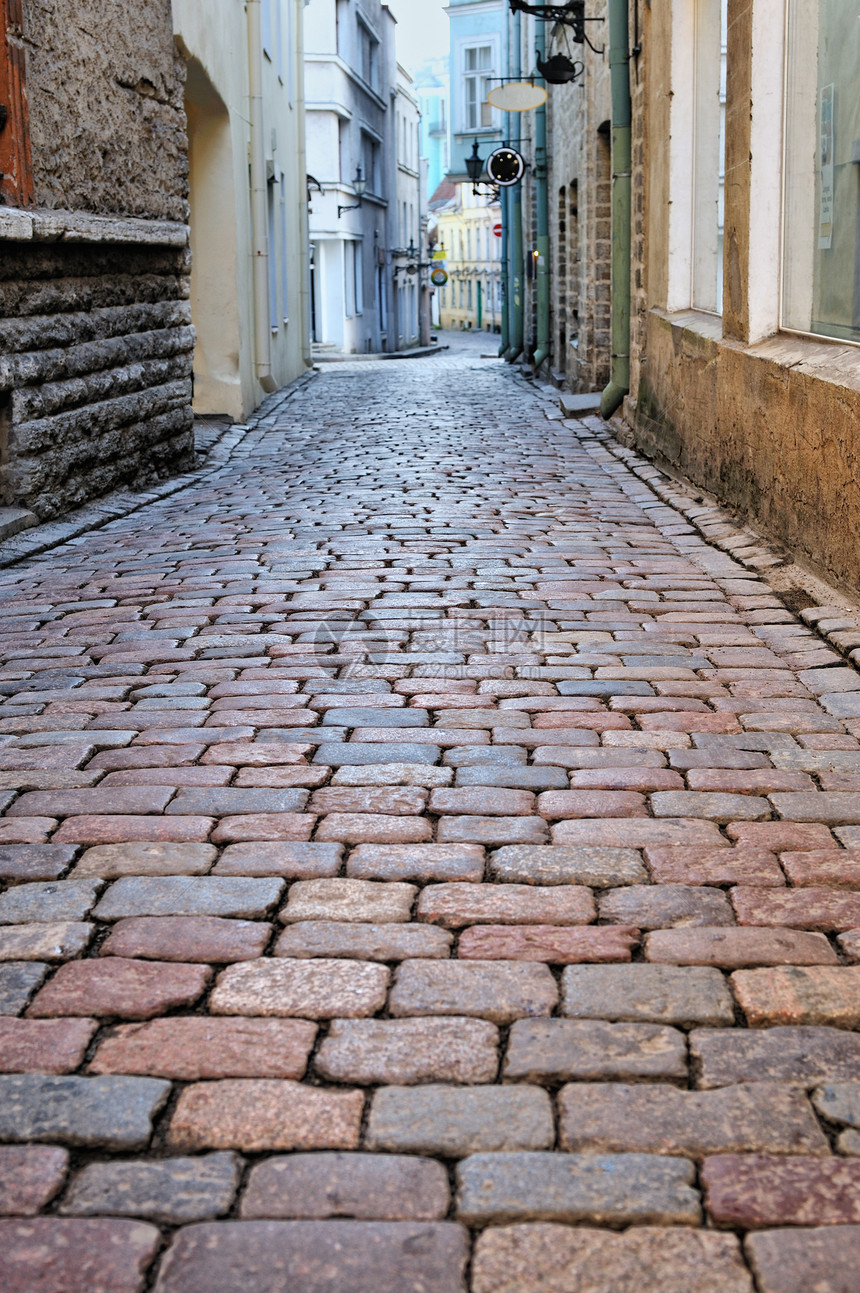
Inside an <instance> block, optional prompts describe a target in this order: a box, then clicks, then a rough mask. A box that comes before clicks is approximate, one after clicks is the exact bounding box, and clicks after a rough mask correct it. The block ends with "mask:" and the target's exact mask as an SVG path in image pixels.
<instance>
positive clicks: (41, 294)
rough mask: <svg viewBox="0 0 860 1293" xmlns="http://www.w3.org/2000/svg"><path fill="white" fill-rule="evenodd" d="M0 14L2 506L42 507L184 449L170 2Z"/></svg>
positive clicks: (186, 351) (181, 183) (187, 440)
mask: <svg viewBox="0 0 860 1293" xmlns="http://www.w3.org/2000/svg"><path fill="white" fill-rule="evenodd" d="M0 12H5V13H6V20H7V31H5V32H0V37H6V36H7V33H8V36H9V38H10V39H11V42H12V44H14V48H15V51H16V56H18V57H19V58H20V59H21V68H22V88H21V93H20V96H19V97H20V99H21V105H19V106H21V107H22V111H20V112H18V113H17V114H13V119H12V121H11V123H10V128H14V129H15V130H17V131H18V132H19V134H22V135H24V136H26V138H25V139H24V140H22V141H19V142H22V143H25V144H26V146H27V149H28V150H29V153H30V154H31V155H32V184H31V185H29V186H28V187H27V189H26V191H25V190H24V189H23V188H20V189H19V191H18V192H17V193H14V194H13V193H8V194H7V200H9V201H12V202H14V203H15V204H16V206H17V207H18V208H21V209H18V210H16V209H14V208H11V207H0V503H3V504H5V505H8V504H17V505H20V506H24V507H28V508H30V509H31V510H32V511H34V512H35V513H36V514H37V515H38V516H39V517H40V518H48V517H53V516H57V515H58V514H60V513H62V512H65V511H68V510H69V509H71V508H74V507H76V506H79V505H80V504H82V503H84V502H87V501H88V500H90V499H93V498H97V497H99V496H100V495H102V494H105V493H107V492H108V491H110V490H112V489H115V488H116V487H118V486H121V485H129V484H132V483H134V484H135V485H140V484H143V483H145V482H146V481H147V480H152V479H155V478H158V477H163V476H166V475H169V474H170V473H172V472H174V471H177V470H182V469H185V468H187V467H190V466H191V465H192V462H193V437H192V413H191V394H192V391H191V371H192V351H193V347H194V330H193V328H192V327H191V314H190V305H189V301H188V296H189V281H190V280H189V270H190V265H189V253H188V249H187V243H188V228H187V221H188V201H187V198H188V141H187V133H186V119H185V112H184V106H183V104H184V84H185V66H184V64H183V62H182V60H181V59H180V58H179V57H178V55H177V52H176V49H175V46H174V42H173V24H172V16H171V6H170V0H145V3H143V4H129V3H128V2H127V0H20V2H19V3H16V4H15V5H14V6H13V8H11V9H8V10H4V9H3V8H2V7H0ZM6 44H7V47H8V46H9V40H7V42H6ZM2 50H3V46H2V44H0V57H4V54H3V53H2ZM24 79H26V93H24V89H23V80H24ZM24 108H26V110H24Z"/></svg>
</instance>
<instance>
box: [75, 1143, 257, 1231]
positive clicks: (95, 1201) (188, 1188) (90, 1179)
mask: <svg viewBox="0 0 860 1293" xmlns="http://www.w3.org/2000/svg"><path fill="white" fill-rule="evenodd" d="M239 1173H240V1162H239V1159H238V1158H237V1157H236V1155H235V1154H229V1153H221V1154H204V1155H201V1156H200V1157H199V1158H164V1159H161V1160H160V1161H158V1162H154V1163H146V1162H136V1163H134V1162H132V1163H92V1164H90V1165H89V1166H87V1167H85V1168H84V1169H83V1170H82V1171H81V1172H79V1173H78V1174H77V1175H76V1176H75V1178H74V1179H73V1181H72V1183H71V1185H70V1187H69V1189H68V1191H67V1192H66V1195H65V1197H64V1199H63V1202H62V1205H61V1207H60V1212H61V1213H62V1214H63V1215H64V1216H68V1217H97V1216H101V1215H103V1214H105V1213H107V1214H108V1215H109V1216H113V1217H144V1218H145V1219H146V1220H147V1221H154V1222H156V1223H157V1224H160V1225H168V1226H171V1225H174V1226H175V1225H184V1224H186V1223H187V1222H189V1221H209V1220H211V1219H212V1218H214V1217H220V1216H223V1215H224V1213H225V1212H228V1211H229V1210H230V1207H231V1205H232V1203H233V1199H234V1198H235V1195H236V1190H237V1189H238V1186H239Z"/></svg>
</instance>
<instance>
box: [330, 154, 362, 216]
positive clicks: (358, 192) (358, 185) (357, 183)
mask: <svg viewBox="0 0 860 1293" xmlns="http://www.w3.org/2000/svg"><path fill="white" fill-rule="evenodd" d="M352 187H353V188H354V189H355V196H356V197H357V198H358V201H357V202H355V203H354V204H353V205H352V206H351V207H338V209H337V218H338V220H339V219H340V218H341V216H342V215H343V213H344V211H357V210H358V208H359V207H360V206H361V199H362V198H363V197H364V195H365V193H366V192H367V180H366V179H365V178H364V176H363V175H362V173H361V167H360V166H357V167H356V170H355V179H354V180H353V181H352Z"/></svg>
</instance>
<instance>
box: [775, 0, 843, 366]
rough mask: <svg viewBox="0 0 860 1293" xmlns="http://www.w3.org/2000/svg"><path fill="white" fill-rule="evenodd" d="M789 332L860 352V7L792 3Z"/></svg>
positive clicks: (829, 1) (786, 238) (816, 0)
mask: <svg viewBox="0 0 860 1293" xmlns="http://www.w3.org/2000/svg"><path fill="white" fill-rule="evenodd" d="M786 78H787V79H786V87H785V95H786V117H785V130H786V137H785V173H784V192H783V243H782V247H783V273H782V280H783V293H782V325H783V327H785V328H789V329H792V330H794V331H797V332H811V333H815V334H818V335H820V336H826V337H834V338H838V339H841V340H846V341H855V342H858V343H860V4H858V3H857V0H791V3H790V4H789V6H788V28H787V56H786Z"/></svg>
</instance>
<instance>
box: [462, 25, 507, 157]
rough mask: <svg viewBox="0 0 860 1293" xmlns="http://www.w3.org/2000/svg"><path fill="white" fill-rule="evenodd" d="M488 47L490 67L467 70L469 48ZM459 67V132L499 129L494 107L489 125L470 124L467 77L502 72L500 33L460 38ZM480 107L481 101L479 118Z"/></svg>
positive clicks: (482, 131) (491, 109) (471, 132)
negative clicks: (484, 69) (483, 69)
mask: <svg viewBox="0 0 860 1293" xmlns="http://www.w3.org/2000/svg"><path fill="white" fill-rule="evenodd" d="M487 48H488V49H489V50H490V51H491V54H490V58H491V61H490V67H489V68H488V69H487V70H486V71H484V72H483V73H482V70H481V69H478V70H476V71H475V72H474V73H472V72H467V70H466V55H467V52H468V51H469V50H477V49H487ZM457 67H458V68H459V75H458V78H457V80H458V84H457V93H458V98H459V115H460V125H461V130H460V132H459V133H461V134H467V135H480V134H482V133H484V132H487V133H490V132H492V131H496V130H498V129H499V125H500V121H499V113H498V111H497V110H496V109H495V108H493V107H490V110H489V120H490V124H489V125H486V126H484V125H481V124H478V125H474V126H472V125H470V124H469V117H468V106H467V102H466V78H467V77H468V76H472V75H474V76H476V77H480V76H481V75H482V74H483V75H484V77H486V78H493V77H498V76H499V74H500V67H501V44H500V40H499V36H498V34H495V33H488V34H487V35H486V36H480V37H477V36H468V37H465V38H463V39H461V40H459V41H458V42H457ZM480 107H481V103H480V102H479V103H478V104H477V108H478V117H479V118H480V115H481V114H480Z"/></svg>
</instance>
